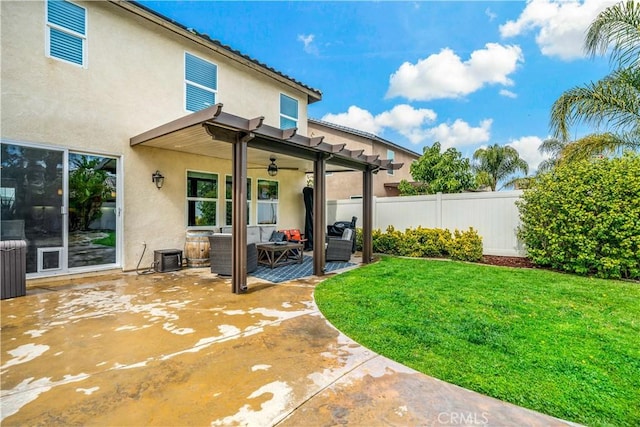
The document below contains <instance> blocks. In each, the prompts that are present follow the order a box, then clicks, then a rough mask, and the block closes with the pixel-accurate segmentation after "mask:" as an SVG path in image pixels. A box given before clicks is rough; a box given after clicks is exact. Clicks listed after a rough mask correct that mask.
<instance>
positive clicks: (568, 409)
mask: <svg viewBox="0 0 640 427" xmlns="http://www.w3.org/2000/svg"><path fill="white" fill-rule="evenodd" d="M315 298H316V301H317V303H318V306H319V307H320V310H321V311H322V313H323V314H324V315H325V316H326V317H327V318H328V319H329V321H330V322H331V323H332V324H333V325H335V326H336V327H337V328H338V329H340V330H341V331H343V332H344V333H345V334H347V335H348V336H350V337H351V338H353V339H354V340H356V341H357V342H359V343H361V344H362V345H364V346H366V347H368V348H370V349H372V350H374V351H376V352H378V353H380V354H382V355H384V356H386V357H389V358H390V359H393V360H396V361H398V362H400V363H403V364H405V365H407V366H410V367H412V368H414V369H416V370H418V371H421V372H424V373H425V374H427V375H430V376H433V377H436V378H439V379H442V380H444V381H447V382H450V383H453V384H457V385H460V386H462V387H465V388H468V389H471V390H475V391H477V392H480V393H483V394H486V395H489V396H493V397H496V398H498V399H501V400H504V401H508V402H511V403H514V404H516V405H520V406H524V407H527V408H531V409H534V410H536V411H539V412H543V413H546V414H549V415H553V416H555V417H559V418H563V419H566V420H569V421H574V422H578V423H582V424H587V425H615V426H623V425H627V426H638V425H640V284H638V283H629V282H620V281H611V280H601V279H594V278H587V277H579V276H573V275H568V274H561V273H555V272H551V271H546V270H534V269H515V268H506V267H493V266H487V265H480V264H470V263H461V262H451V261H438V260H422V259H403V258H390V257H383V258H382V260H381V261H380V262H378V263H375V264H372V265H369V266H366V267H363V268H359V269H356V270H353V271H349V272H346V273H344V274H340V275H338V276H335V277H332V278H330V279H328V280H326V281H325V282H323V283H321V284H320V285H319V286H318V287H317V289H316V291H315Z"/></svg>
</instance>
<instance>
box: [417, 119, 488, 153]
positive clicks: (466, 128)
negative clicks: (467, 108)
mask: <svg viewBox="0 0 640 427" xmlns="http://www.w3.org/2000/svg"><path fill="white" fill-rule="evenodd" d="M492 123H493V120H492V119H485V120H482V121H481V122H480V124H479V126H476V127H473V126H470V125H469V123H467V122H465V121H464V120H461V119H457V120H456V121H455V122H453V124H446V123H441V124H439V125H438V126H436V127H433V128H430V129H427V130H426V132H425V135H424V136H425V138H424V139H423V140H425V139H430V140H432V141H433V142H435V141H440V145H441V146H442V149H443V150H446V149H447V148H450V147H455V148H460V147H465V146H469V145H475V144H478V143H481V142H487V141H489V138H490V137H491V124H492Z"/></svg>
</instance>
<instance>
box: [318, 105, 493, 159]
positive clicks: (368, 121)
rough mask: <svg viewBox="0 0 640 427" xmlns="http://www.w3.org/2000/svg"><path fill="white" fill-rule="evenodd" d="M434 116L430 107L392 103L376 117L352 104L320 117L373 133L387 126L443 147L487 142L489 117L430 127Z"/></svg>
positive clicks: (416, 141)
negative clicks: (392, 104)
mask: <svg viewBox="0 0 640 427" xmlns="http://www.w3.org/2000/svg"><path fill="white" fill-rule="evenodd" d="M436 117H437V115H436V113H435V112H434V111H433V110H430V109H426V108H420V109H415V108H413V107H411V106H410V105H406V104H401V105H396V106H395V107H393V108H392V109H391V110H389V111H385V112H383V113H380V114H378V115H377V116H374V115H373V114H371V113H370V112H369V111H367V110H363V109H362V108H359V107H356V106H355V105H352V106H351V107H349V109H348V110H347V112H346V113H340V114H326V115H325V116H324V117H322V120H324V121H327V122H331V123H335V124H338V125H342V126H347V127H350V128H353V129H358V130H361V131H365V132H370V133H374V134H380V133H381V132H383V131H384V130H385V129H391V130H393V131H395V132H398V133H400V134H401V135H403V136H404V137H406V138H407V139H408V140H409V141H410V142H411V143H413V144H420V143H423V142H427V143H433V142H435V141H440V144H441V145H442V147H443V148H444V149H446V148H449V147H463V146H468V145H474V144H478V143H481V142H487V141H488V140H489V138H490V133H491V124H492V123H493V120H491V119H485V120H483V121H481V122H480V123H479V125H478V126H475V127H474V126H471V125H469V124H468V123H467V122H465V121H464V120H461V119H458V120H456V121H455V122H453V123H452V124H447V123H441V124H439V125H437V126H432V127H430V126H429V125H430V124H433V122H434V121H435V120H436Z"/></svg>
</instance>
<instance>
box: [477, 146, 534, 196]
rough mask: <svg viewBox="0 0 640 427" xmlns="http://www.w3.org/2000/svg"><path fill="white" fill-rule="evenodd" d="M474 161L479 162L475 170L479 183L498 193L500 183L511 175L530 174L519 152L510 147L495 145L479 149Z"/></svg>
mask: <svg viewBox="0 0 640 427" xmlns="http://www.w3.org/2000/svg"><path fill="white" fill-rule="evenodd" d="M473 159H474V160H476V161H477V162H478V163H477V164H476V165H475V166H474V169H475V171H476V173H477V176H478V181H479V183H480V184H485V185H488V186H490V187H491V191H496V186H497V185H498V182H500V181H503V180H505V179H507V178H509V177H510V176H511V175H513V174H515V173H517V172H524V173H525V174H527V173H528V172H529V165H528V164H527V162H525V161H524V160H523V159H521V158H520V155H519V154H518V150H516V149H515V148H513V147H510V146H508V145H498V144H493V145H490V146H489V147H487V148H479V149H477V150H476V152H475V153H473Z"/></svg>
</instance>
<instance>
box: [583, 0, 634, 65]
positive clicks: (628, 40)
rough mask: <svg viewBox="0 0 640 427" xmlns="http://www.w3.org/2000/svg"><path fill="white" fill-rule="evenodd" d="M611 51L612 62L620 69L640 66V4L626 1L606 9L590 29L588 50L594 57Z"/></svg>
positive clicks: (587, 42) (587, 40) (586, 46)
mask: <svg viewBox="0 0 640 427" xmlns="http://www.w3.org/2000/svg"><path fill="white" fill-rule="evenodd" d="M609 48H611V57H610V59H611V61H612V62H617V63H618V66H620V67H626V66H632V67H635V66H638V65H640V3H638V2H637V0H626V1H624V2H620V3H618V4H615V5H613V6H611V7H608V8H606V9H605V10H603V11H602V12H600V14H599V15H598V16H597V17H596V19H595V20H594V21H593V22H592V23H591V25H590V26H589V30H588V32H587V36H586V38H585V50H586V52H587V53H588V54H590V55H592V56H594V55H597V54H602V55H604V54H606V53H607V52H608V50H609Z"/></svg>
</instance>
